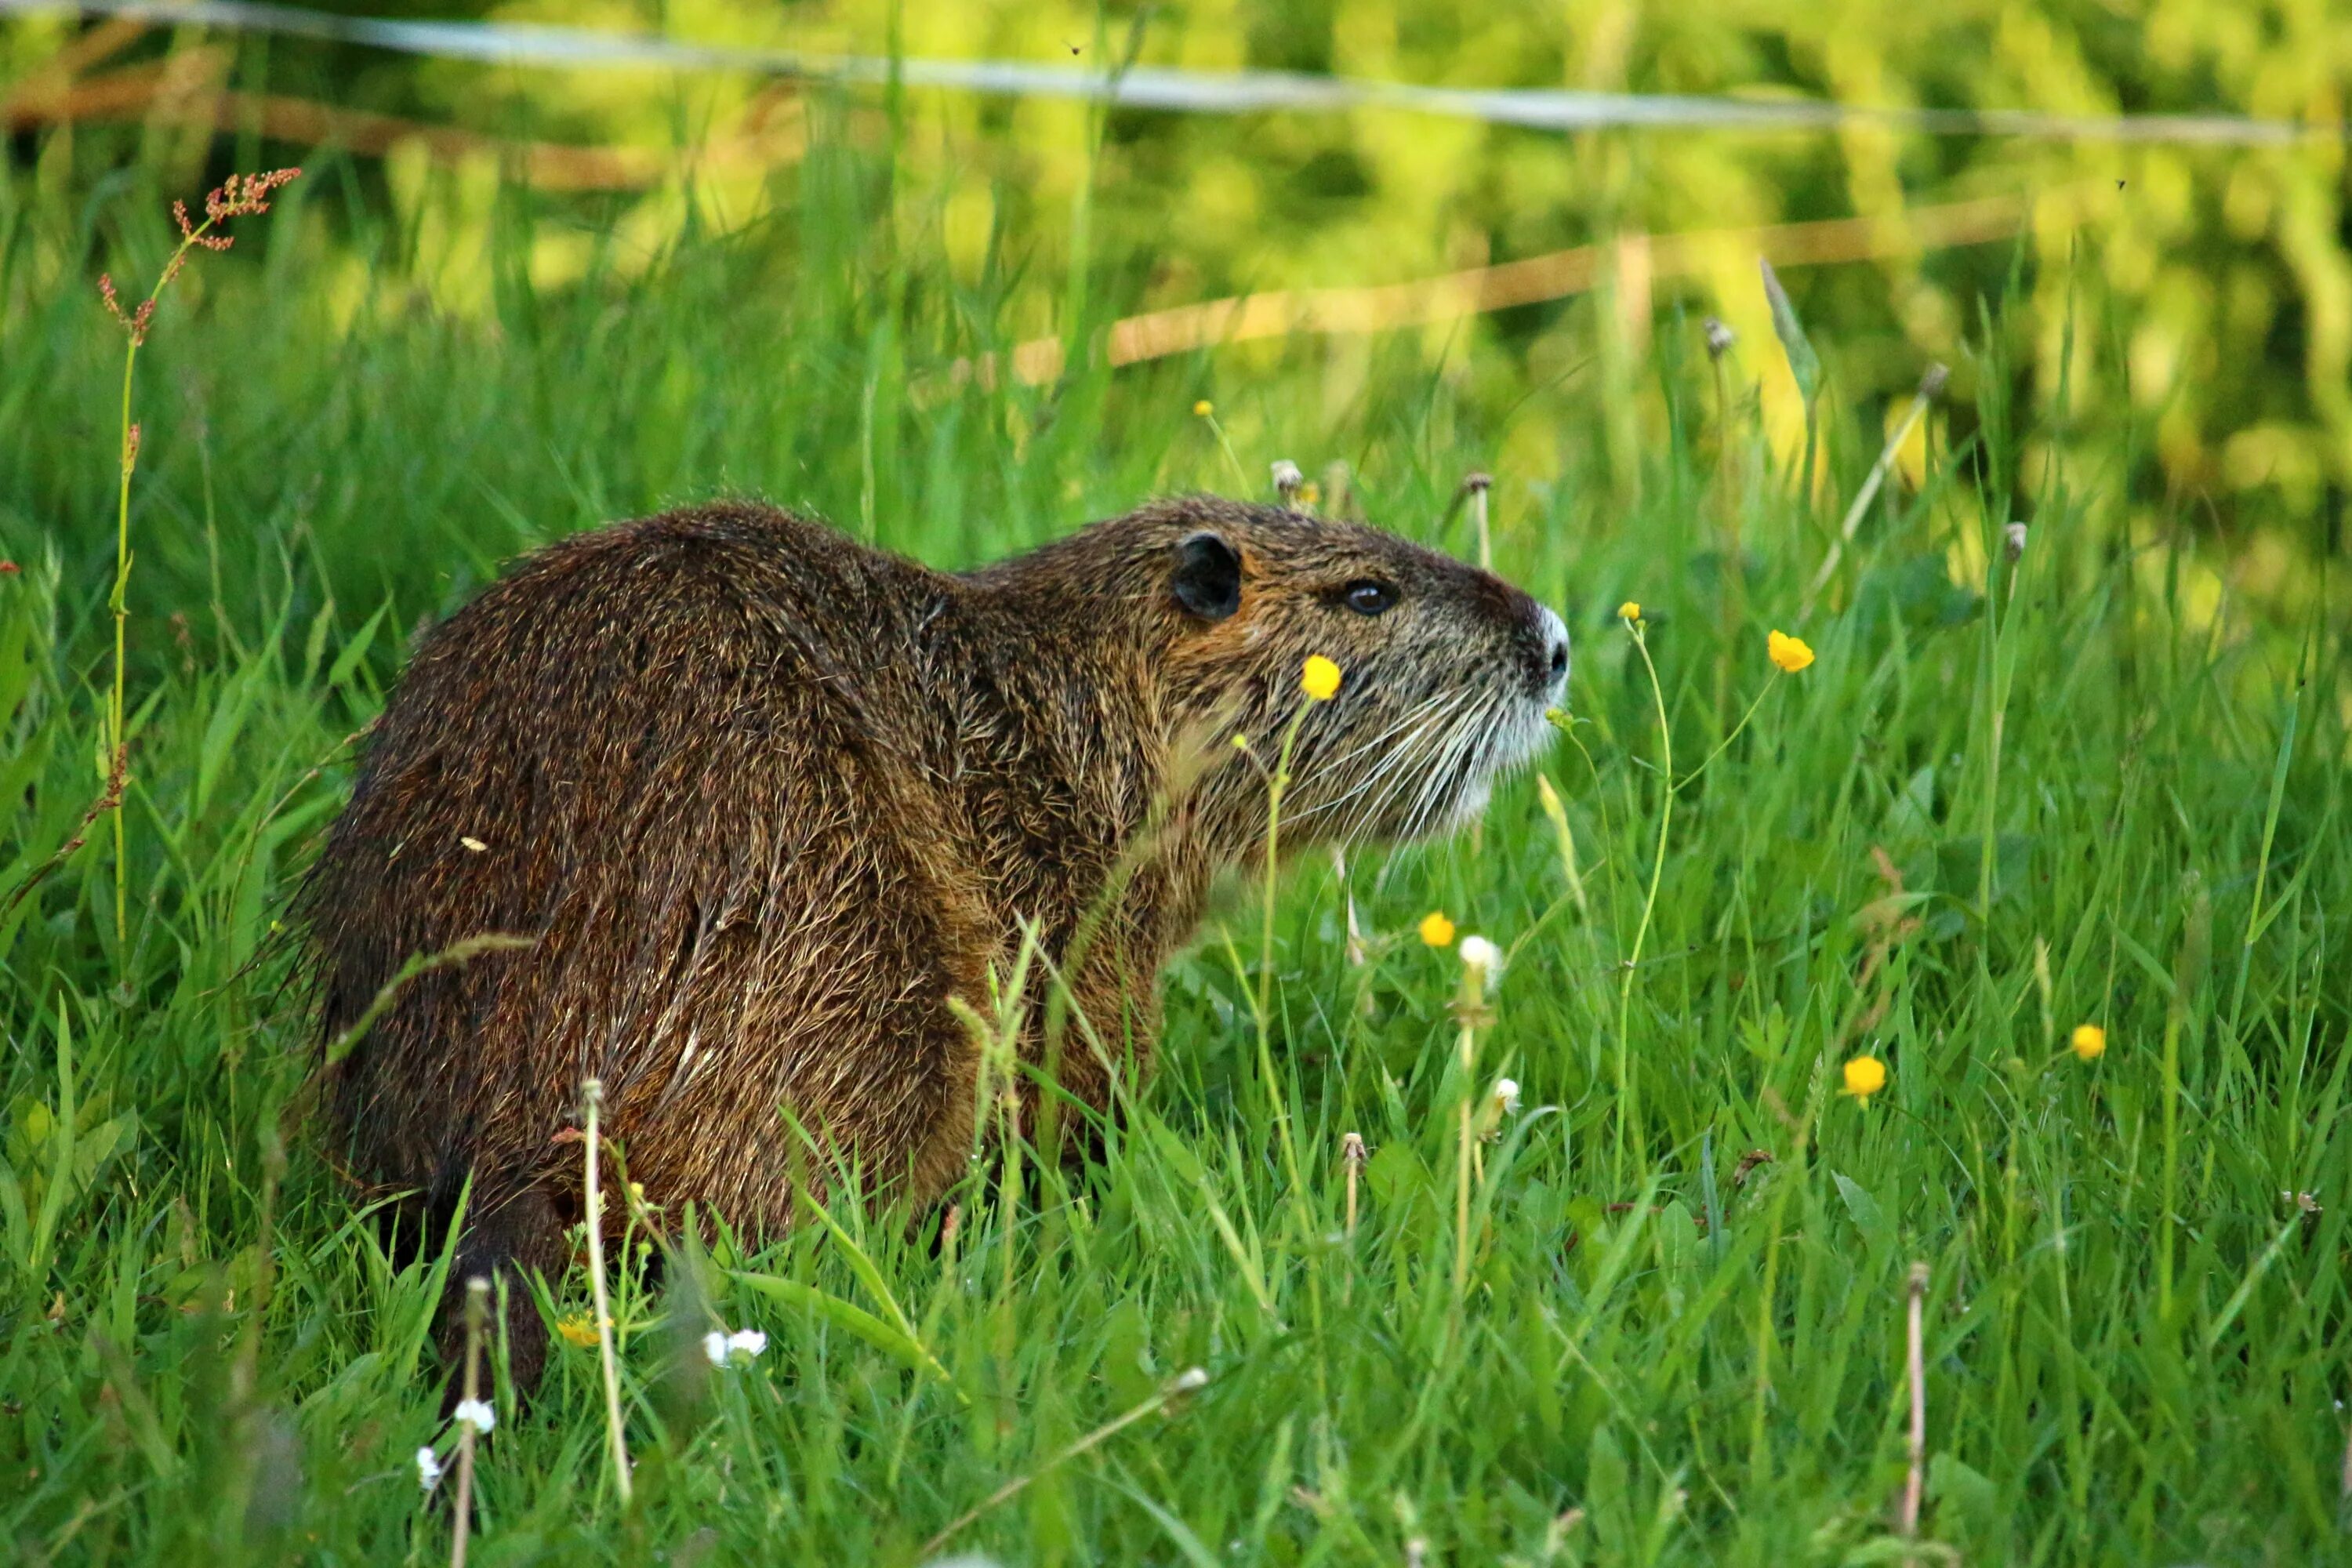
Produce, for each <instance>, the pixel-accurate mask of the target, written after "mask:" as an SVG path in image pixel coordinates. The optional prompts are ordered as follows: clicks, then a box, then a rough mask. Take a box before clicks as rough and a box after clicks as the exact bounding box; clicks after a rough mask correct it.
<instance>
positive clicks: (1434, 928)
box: [1421, 910, 1454, 947]
mask: <svg viewBox="0 0 2352 1568" xmlns="http://www.w3.org/2000/svg"><path fill="white" fill-rule="evenodd" d="M1421 940H1422V941H1423V942H1426V943H1428V944H1429V945H1430V946H1431V947H1452V946H1453V945H1454V922H1453V921H1450V920H1447V919H1446V918H1445V911H1444V910H1430V911H1429V912H1428V913H1427V914H1425V915H1423V916H1422V917H1421Z"/></svg>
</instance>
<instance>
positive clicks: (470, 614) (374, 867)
mask: <svg viewBox="0 0 2352 1568" xmlns="http://www.w3.org/2000/svg"><path fill="white" fill-rule="evenodd" d="M952 591H953V590H952V584H950V581H949V580H948V579H945V578H941V577H937V576H936V575H935V574H929V573H927V572H925V571H924V570H923V569H922V568H920V567H918V566H914V565H911V564H909V563H904V562H900V561H897V560H894V559H892V558H890V557H887V556H883V555H880V554H878V553H877V552H870V551H866V550H864V549H861V548H859V547H858V546H856V545H855V544H854V543H852V542H849V541H847V540H845V539H844V538H842V537H841V536H840V535H838V534H835V533H832V532H831V531H826V530H823V529H820V528H818V527H816V526H815V525H813V524H809V523H806V522H803V521H799V520H796V519H793V518H790V517H788V516H786V515H785V514H782V513H779V512H775V511H772V510H767V509H764V508H754V507H719V508H710V509H705V510H699V511H696V512H690V513H683V514H673V515H671V516H669V517H665V518H659V519H656V520H653V521H649V522H644V523H637V524H632V525H628V526H626V527H623V528H617V529H611V530H606V531H600V532H597V533H593V534H588V535H583V536H581V537H580V538H578V539H575V540H572V541H570V542H566V543H564V544H562V545H558V546H556V547H554V548H553V549H551V550H550V551H548V552H544V553H542V554H541V555H540V556H538V557H536V558H534V559H533V560H531V561H530V562H529V563H525V564H524V565H523V566H522V567H521V568H520V569H519V570H518V571H517V572H515V573H514V574H512V575H510V576H509V577H508V578H506V579H505V580H503V581H502V582H500V583H499V584H497V585H495V586H493V587H492V588H490V589H489V590H488V591H487V592H485V593H484V594H483V595H481V596H480V597H479V598H478V599H477V600H476V601H474V603H473V604H471V605H468V606H467V608H465V609H464V610H462V611H460V612H459V613H458V614H457V616H453V617H452V618H451V619H450V620H449V621H448V622H447V623H446V625H444V626H442V627H440V628H439V629H438V630H436V632H435V633H433V634H432V636H431V637H429V638H428V639H427V640H426V641H425V645H424V646H423V647H422V648H421V649H420V650H419V652H418V654H417V656H416V658H415V663H414V665H413V667H412V668H411V670H410V672H409V673H408V675H407V676H406V678H405V679H404V681H403V682H402V684H401V687H400V689H399V690H398V692H397V693H396V695H395V696H394V700H393V701H392V703H391V705H390V707H389V708H388V709H387V710H386V712H385V713H384V715H383V720H382V721H381V722H380V724H379V725H378V727H377V729H376V731H375V733H374V735H373V739H372V741H371V742H370V744H369V747H368V751H367V755H366V759H365V763H364V764H363V766H362V772H361V774H360V778H359V781H358V784H357V786H356V788H355V791H354V794H353V797H352V805H351V806H350V808H349V809H348V810H347V811H346V812H345V814H344V816H342V817H341V819H340V820H339V822H338V823H337V825H336V827H335V829H334V831H333V833H332V835H331V837H330V840H329V843H328V845H327V847H326V849H325V851H324V852H323V854H322V856H321V858H320V864H319V866H318V868H317V869H316V871H315V873H314V876H313V879H312V883H311V886H310V893H309V898H308V911H307V912H308V917H309V921H310V927H311V931H312V935H313V940H314V942H315V943H316V944H317V949H318V952H319V983H320V990H321V1002H322V1011H323V1019H322V1023H323V1027H324V1030H325V1032H326V1034H327V1035H328V1036H329V1037H332V1036H333V1035H335V1034H336V1033H337V1032H339V1031H340V1030H341V1029H342V1028H344V1027H346V1026H348V1025H349V1024H350V1023H351V1022H352V1021H353V1020H354V1019H356V1018H357V1017H358V1016H360V1014H361V1013H362V1012H363V1011H364V1010H365V1009H366V1008H367V1007H368V1005H369V1004H370V1002H371V1001H372V1000H373V998H374V996H375V995H376V994H377V992H378V990H379V989H380V988H381V987H382V986H383V985H384V984H386V983H387V982H389V981H391V980H392V979H393V977H394V974H395V973H397V972H398V971H399V969H400V967H401V965H402V964H403V963H404V962H406V961H407V960H409V959H410V958H411V957H413V956H415V955H419V954H430V953H434V952H440V951H442V950H444V949H446V948H447V947H449V946H450V945H451V944H452V943H455V942H459V941H461V940H463V939H465V938H467V937H469V936H474V935H478V934H480V933H483V932H489V931H499V932H510V933H515V934H518V935H521V936H526V937H530V938H532V939H534V945H533V946H531V947H530V948H528V949H523V950H518V951H514V952H498V953H491V954H488V955H485V956H481V957H478V958H475V959H472V960H471V961H469V962H467V963H463V964H461V965H456V966H452V967H450V968H446V969H442V970H438V971H436V972H433V973H426V974H425V975H423V976H421V977H420V978H417V979H415V981H413V982H412V983H410V984H408V985H406V986H405V987H404V988H403V989H402V990H401V991H400V992H399V994H397V996H396V998H395V999H394V1002H393V1004H392V1005H391V1007H390V1008H389V1010H388V1011H386V1012H385V1013H384V1014H383V1016H382V1017H381V1018H380V1019H379V1020H378V1021H377V1022H376V1023H375V1024H374V1025H373V1027H372V1028H371V1029H370V1030H369V1031H368V1032H367V1034H366V1036H365V1037H364V1038H362V1040H361V1041H360V1042H359V1043H358V1045H357V1046H356V1047H354V1048H353V1049H352V1052H351V1054H350V1056H349V1057H348V1058H346V1060H345V1061H344V1062H343V1063H342V1065H341V1068H339V1069H338V1071H337V1074H336V1079H335V1085H334V1101H335V1108H336V1110H337V1112H338V1121H339V1122H340V1124H341V1131H342V1133H343V1136H344V1141H345V1145H346V1147H345V1151H344V1152H345V1154H346V1157H347V1158H348V1159H349V1161H350V1163H351V1165H352V1170H353V1173H354V1174H356V1175H358V1176H359V1177H360V1178H361V1179H362V1180H363V1181H366V1182H369V1183H371V1184H376V1185H378V1186H380V1187H384V1188H405V1189H415V1190H417V1191H419V1192H420V1193H421V1194H423V1198H424V1200H425V1202H424V1209H425V1215H424V1216H423V1217H427V1218H430V1219H433V1220H436V1221H437V1220H438V1219H440V1218H441V1217H442V1216H443V1215H446V1212H447V1210H448V1206H449V1205H451V1204H452V1203H453V1202H454V1200H455V1198H456V1196H457V1193H458V1191H459V1189H460V1188H461V1187H462V1185H463V1184H464V1183H465V1181H466V1178H467V1173H468V1172H469V1171H470V1172H471V1173H472V1175H473V1178H474V1197H473V1200H472V1205H473V1214H474V1218H475V1220H476V1222H477V1223H478V1235H479V1236H480V1237H481V1238H482V1245H483V1249H484V1250H485V1251H486V1252H487V1253H488V1254H489V1255H491V1256H493V1257H494V1258H496V1257H505V1256H517V1257H518V1260H520V1261H526V1262H533V1263H536V1264H538V1265H540V1266H541V1267H548V1266H551V1265H552V1264H553V1263H554V1262H556V1261H558V1259H557V1258H554V1257H552V1256H549V1255H547V1254H548V1252H549V1248H550V1247H551V1245H552V1242H551V1239H550V1237H551V1234H552V1236H553V1237H560V1234H561V1227H562V1225H563V1224H565V1223H569V1222H571V1221H572V1220H574V1219H576V1217H577V1180H576V1175H575V1174H574V1173H575V1172H576V1169H577V1164H578V1162H577V1157H576V1155H577V1152H576V1151H573V1150H567V1149H565V1148H563V1147H562V1145H560V1144H558V1143H556V1142H553V1140H554V1138H555V1137H556V1136H557V1135H558V1134H559V1133H561V1131H562V1129H563V1128H564V1127H565V1126H566V1125H567V1124H568V1123H569V1122H570V1121H572V1118H573V1111H574V1107H575V1106H576V1104H577V1100H578V1096H579V1089H580V1085H581V1083H582V1081H583V1079H589V1078H597V1079H602V1080H603V1082H604V1084H605V1086H606V1093H607V1098H608V1100H610V1102H611V1104H612V1106H613V1123H612V1125H613V1130H614V1133H615V1134H616V1135H617V1136H618V1137H619V1138H620V1139H621V1140H622V1141H623V1142H624V1146H625V1151H626V1156H627V1160H628V1164H629V1170H630V1174H631V1175H632V1177H633V1178H635V1179H638V1180H641V1181H644V1182H645V1183H646V1184H647V1185H648V1186H649V1187H655V1188H656V1190H661V1189H667V1190H683V1191H692V1192H696V1193H698V1194H700V1195H702V1196H703V1197H704V1198H705V1199H707V1200H708V1201H709V1202H711V1203H712V1204H713V1205H716V1206H717V1207H718V1208H719V1210H720V1211H721V1212H723V1213H726V1214H728V1215H730V1217H740V1219H741V1220H743V1221H745V1222H746V1223H751V1224H753V1225H759V1224H761V1223H763V1222H774V1221H780V1220H781V1218H782V1213H783V1210H784V1208H785V1206H786V1205H787V1204H788V1201H789V1194H790V1182H791V1179H792V1173H793V1169H794V1155H793V1151H791V1150H790V1148H789V1147H788V1143H789V1141H788V1140H787V1139H785V1138H784V1137H782V1136H781V1135H780V1136H775V1137H770V1138H766V1139H762V1140H758V1141H756V1142H752V1143H750V1144H748V1145H746V1144H743V1143H740V1142H729V1143H724V1144H721V1143H716V1142H714V1141H712V1140H711V1139H710V1138H709V1136H708V1135H707V1134H708V1130H709V1129H710V1128H714V1127H751V1126H761V1125H765V1126H775V1125H776V1122H775V1117H776V1108H777V1107H778V1106H780V1105H790V1106H793V1107H794V1108H796V1110H797V1111H798V1113H799V1114H800V1115H801V1116H802V1117H803V1120H804V1121H807V1122H809V1123H811V1124H812V1131H816V1132H819V1133H821V1134H823V1135H824V1136H825V1137H826V1139H827V1141H828V1142H835V1143H837V1144H838V1145H839V1146H844V1147H846V1146H871V1147H878V1148H898V1149H908V1148H914V1149H919V1150H929V1151H934V1152H932V1153H931V1154H930V1155H929V1163H931V1164H933V1165H936V1166H938V1167H939V1168H938V1169H936V1170H919V1171H918V1172H917V1173H916V1176H917V1178H918V1182H919V1184H923V1185H929V1186H934V1187H935V1186H936V1185H937V1184H940V1183H941V1182H943V1181H944V1180H945V1179H946V1176H947V1173H948V1171H949V1170H951V1169H952V1168H953V1166H954V1164H955V1163H956V1160H955V1156H956V1155H957V1154H958V1153H959V1152H960V1151H959V1150H957V1149H956V1148H955V1147H953V1146H954V1145H955V1144H957V1143H958V1142H960V1140H959V1139H958V1138H956V1137H955V1136H954V1134H955V1132H956V1131H957V1129H958V1127H959V1125H960V1126H961V1128H965V1129H968V1127H969V1125H970V1122H969V1115H970V1111H969V1100H968V1093H966V1092H963V1091H962V1089H961V1086H962V1085H963V1084H964V1083H965V1082H966V1081H968V1075H969V1070H970V1068H969V1062H968V1060H966V1059H965V1058H966V1056H967V1053H966V1052H965V1051H963V1050H962V1049H961V1047H960V1046H959V1043H958V1040H959V1037H958V1035H957V1032H956V1031H955V1029H954V1027H953V1025H952V1020H951V1018H950V1016H949V1015H948V1013H947V1011H946V1008H945V1005H944V1000H945V997H946V996H947V995H948V994H950V993H951V992H956V991H962V992H965V993H967V994H978V991H977V988H976V982H977V979H978V974H977V966H979V965H981V964H983V963H984V962H985V953H984V949H985V947H986V943H987V942H988V935H987V932H986V930H985V928H984V923H983V922H982V920H981V918H980V916H979V913H978V911H977V906H976V903H975V901H974V900H973V897H972V895H971V891H970V889H967V888H964V887H961V886H960V885H958V884H957V882H956V880H955V879H954V873H953V869H952V868H953V866H954V864H955V860H954V858H953V856H952V855H950V854H949V853H946V852H945V850H946V847H945V845H944V844H943V843H941V842H940V841H939V839H938V837H937V836H938V835H939V834H940V833H943V832H944V831H945V826H944V825H945V821H946V816H945V813H944V812H943V811H942V810H941V809H940V805H939V804H938V803H936V802H933V801H929V800H927V799H925V798H923V795H924V793H925V789H926V785H925V783H924V779H923V776H922V769H921V767H920V765H919V758H921V757H922V756H923V755H924V754H926V751H927V737H926V736H925V735H924V734H923V733H922V732H921V731H922V726H923V722H924V721H923V720H922V718H921V714H922V712H923V706H922V703H921V701H920V698H919V689H920V686H921V683H922V682H923V680H924V679H925V677H924V670H923V668H922V658H921V632H922V625H921V623H922V621H923V619H924V611H925V606H926V605H927V602H929V601H931V600H935V599H936V598H938V597H939V596H940V595H945V594H948V593H950V592H952ZM910 959H912V960H913V962H910ZM845 1043H846V1044H847V1045H848V1047H849V1048H848V1049H846V1050H845V1049H844V1048H843V1047H844V1045H845ZM861 1045H863V1046H864V1047H865V1048H860V1047H861ZM959 1104H961V1105H962V1106H963V1107H964V1110H963V1116H962V1120H961V1123H960V1124H959V1122H958V1119H957V1115H956V1107H957V1106H958V1105H959ZM698 1129H700V1130H703V1131H704V1134H705V1135H704V1136H701V1137H697V1136H696V1135H695V1134H696V1131H697V1130H698ZM918 1132H920V1133H921V1134H922V1136H917V1134H918ZM941 1132H945V1133H947V1134H949V1136H947V1137H946V1138H945V1139H944V1140H943V1139H941V1138H940V1136H939V1134H940V1133H941ZM798 1163H799V1166H800V1168H801V1169H803V1171H806V1170H808V1168H809V1166H810V1162H808V1161H807V1160H805V1159H804V1158H803V1159H800V1160H799V1162H798ZM816 1170H817V1173H819V1174H821V1173H822V1162H821V1161H819V1162H817V1163H816ZM873 1174H874V1175H875V1176H876V1177H877V1179H887V1178H889V1177H892V1176H898V1175H902V1174H904V1173H898V1172H880V1173H873ZM656 1184H658V1185H657V1186H656ZM511 1205H520V1207H519V1208H517V1209H516V1210H515V1212H510V1213H509V1212H506V1210H507V1209H508V1208H509V1206H511ZM551 1222H552V1224H551ZM520 1237H530V1238H535V1239H532V1240H530V1244H529V1245H527V1246H526V1245H521V1244H520V1242H519V1238H520ZM463 1261H464V1259H463V1258H461V1263H462V1262H463Z"/></svg>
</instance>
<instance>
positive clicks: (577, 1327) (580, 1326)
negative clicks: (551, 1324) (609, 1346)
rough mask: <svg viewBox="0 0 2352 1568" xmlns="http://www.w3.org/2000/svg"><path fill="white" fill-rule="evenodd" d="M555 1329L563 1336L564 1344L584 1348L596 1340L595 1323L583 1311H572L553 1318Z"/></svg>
mask: <svg viewBox="0 0 2352 1568" xmlns="http://www.w3.org/2000/svg"><path fill="white" fill-rule="evenodd" d="M555 1331H556V1332H557V1333H559V1334H562V1336H563V1342H564V1343H566V1344H572V1345H578V1346H579V1347H580V1348H581V1349H582V1350H586V1349H587V1348H588V1347H589V1346H590V1345H593V1344H594V1343H595V1342H596V1324H595V1322H594V1321H593V1320H592V1319H590V1317H589V1316H588V1314H587V1313H585V1312H573V1313H572V1314H570V1315H569V1316H566V1317H562V1318H558V1319H556V1320H555Z"/></svg>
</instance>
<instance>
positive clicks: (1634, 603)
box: [1617, 599, 1642, 621]
mask: <svg viewBox="0 0 2352 1568" xmlns="http://www.w3.org/2000/svg"><path fill="white" fill-rule="evenodd" d="M1617 618H1618V619H1619V620H1621V621H1638V620H1640V619H1641V618H1642V601H1641V600H1639V599H1628V600H1626V601H1625V602H1624V603H1623V604H1622V605H1618V606H1617Z"/></svg>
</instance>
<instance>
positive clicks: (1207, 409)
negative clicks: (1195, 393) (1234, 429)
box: [1192, 397, 1217, 419]
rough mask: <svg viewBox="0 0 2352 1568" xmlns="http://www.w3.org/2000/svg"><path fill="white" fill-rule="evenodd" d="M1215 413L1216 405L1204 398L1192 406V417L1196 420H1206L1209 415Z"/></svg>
mask: <svg viewBox="0 0 2352 1568" xmlns="http://www.w3.org/2000/svg"><path fill="white" fill-rule="evenodd" d="M1216 411H1217V405H1215V404H1213V403H1212V402H1210V401H1209V400H1208V399H1207V398H1205V397H1204V398H1202V399H1201V401H1200V402H1198V403H1195V404H1194V405H1192V415H1193V417H1195V418H1198V419H1206V418H1207V417H1208V416H1210V415H1212V414H1214V413H1215V412H1216Z"/></svg>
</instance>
